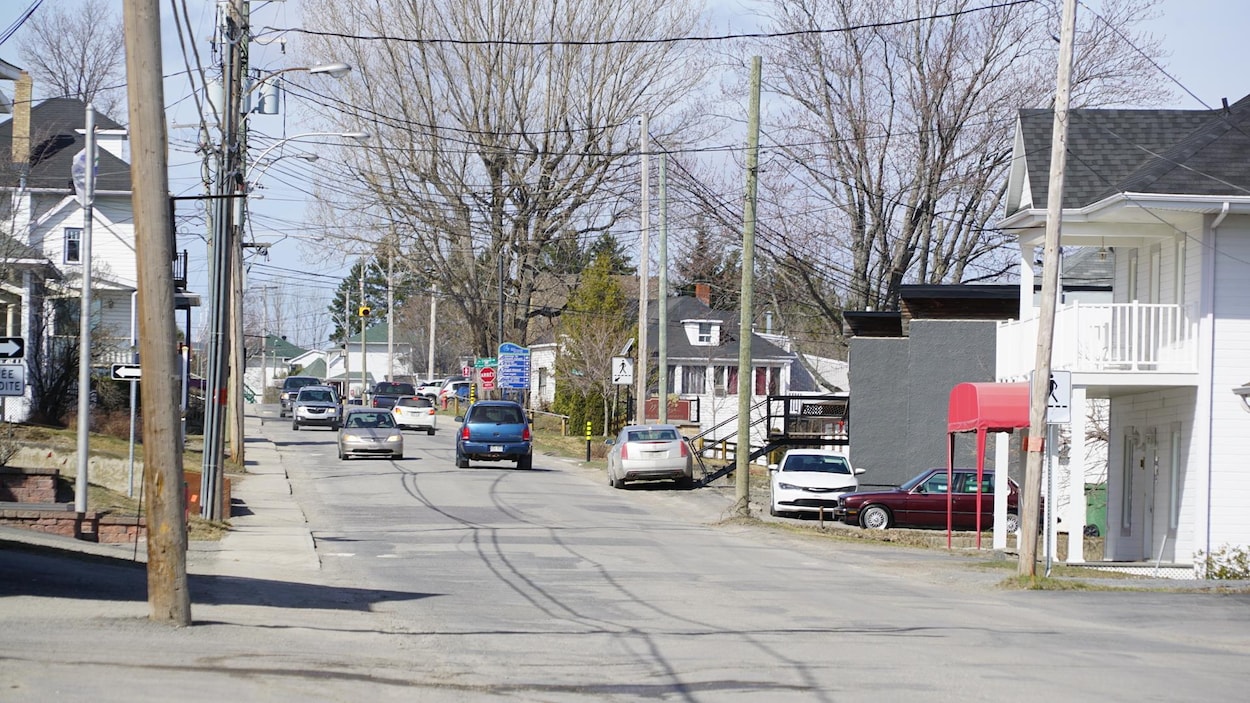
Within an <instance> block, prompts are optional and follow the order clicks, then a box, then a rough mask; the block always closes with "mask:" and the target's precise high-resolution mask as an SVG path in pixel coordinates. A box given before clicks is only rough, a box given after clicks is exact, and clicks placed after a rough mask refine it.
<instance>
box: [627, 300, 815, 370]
mask: <svg viewBox="0 0 1250 703" xmlns="http://www.w3.org/2000/svg"><path fill="white" fill-rule="evenodd" d="M655 303H656V301H651V304H650V305H648V306H647V317H648V319H650V320H651V323H650V324H649V325H648V326H647V346H648V347H649V348H650V350H651V351H652V352H653V353H654V352H655V351H656V350H658V349H659V338H660V335H659V331H660V325H659V306H658V305H656V304H655ZM682 320H714V321H719V322H720V324H721V328H720V342H721V343H720V345H718V346H715V347H712V346H706V345H695V344H691V343H690V339H689V338H688V337H687V336H686V330H685V328H684V327H683V326H682V324H681V323H682ZM737 334H738V320H737V313H734V312H729V311H725V310H713V309H711V308H709V307H708V306H707V305H705V304H704V303H703V302H702V301H700V300H699V299H698V298H693V297H688V296H677V297H673V298H669V299H668V358H669V360H670V361H675V360H681V359H702V360H712V361H716V360H727V361H734V362H735V363H736V362H737V359H738V349H739V339H738V337H737ZM793 357H794V354H792V353H790V352H787V351H785V350H784V349H781V348H780V347H778V346H777V345H775V344H773V343H772V342H769V341H768V340H766V339H764V338H763V337H760V336H759V335H758V334H755V333H752V334H751V358H752V359H756V360H765V359H770V360H778V359H791V358H793Z"/></svg>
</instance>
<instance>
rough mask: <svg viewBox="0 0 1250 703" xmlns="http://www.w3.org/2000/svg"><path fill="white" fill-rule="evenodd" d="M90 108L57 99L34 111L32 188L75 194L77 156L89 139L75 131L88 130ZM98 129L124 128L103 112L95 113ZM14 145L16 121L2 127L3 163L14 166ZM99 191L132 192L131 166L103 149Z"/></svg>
mask: <svg viewBox="0 0 1250 703" xmlns="http://www.w3.org/2000/svg"><path fill="white" fill-rule="evenodd" d="M86 122H87V104H86V103H84V102H83V101H81V100H78V99H76V98H53V99H51V100H45V101H43V102H41V103H39V104H38V105H35V106H34V107H32V108H31V110H30V125H31V127H30V131H31V135H30V136H31V140H30V175H29V176H28V178H27V181H26V183H27V185H28V186H29V187H31V188H52V189H58V190H65V191H68V192H73V190H74V182H73V178H72V177H71V176H70V168H71V167H72V165H73V160H74V155H75V154H77V153H78V152H79V151H81V150H82V149H83V148H84V147H85V145H86V141H85V136H84V135H82V134H79V133H78V132H77V131H75V130H80V129H84V128H85V125H86ZM95 124H96V129H100V130H107V129H121V128H122V126H121V125H119V124H118V123H116V122H114V121H113V120H111V119H109V118H108V117H106V116H105V115H103V114H102V113H100V112H99V111H96V113H95ZM12 144H13V120H12V119H10V120H8V121H6V122H4V123H0V159H3V163H6V164H7V163H10V162H11V161H12V157H11V156H10V153H11V152H10V149H11V147H12ZM99 156H100V159H99V165H98V166H97V171H96V190H114V191H128V190H130V164H127V163H126V162H125V161H122V160H121V159H119V158H117V157H116V156H114V155H113V154H111V153H109V152H108V151H107V150H106V149H99Z"/></svg>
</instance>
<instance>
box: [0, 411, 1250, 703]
mask: <svg viewBox="0 0 1250 703" xmlns="http://www.w3.org/2000/svg"><path fill="white" fill-rule="evenodd" d="M274 418H275V419H274V420H273V421H271V422H268V423H266V424H265V425H264V427H263V433H264V434H265V435H266V436H267V437H268V438H269V439H270V440H272V442H273V443H274V445H275V446H276V448H277V450H278V451H277V454H275V456H277V457H279V458H280V461H281V462H282V464H283V465H284V466H285V468H286V472H287V474H288V475H289V476H290V481H291V486H292V491H293V498H294V500H295V501H296V502H297V503H298V505H299V507H300V508H302V510H303V514H304V515H305V516H306V518H307V520H308V528H309V530H310V531H311V534H312V537H313V542H314V544H315V549H316V557H317V559H318V560H319V561H320V568H319V569H315V570H311V571H308V570H300V571H298V573H295V572H292V575H290V576H281V575H280V574H278V573H277V572H278V571H279V570H277V569H274V570H268V571H263V573H264V575H265V577H264V578H260V577H243V576H239V577H234V576H218V577H212V578H198V579H195V580H193V582H192V593H193V597H194V598H195V601H194V602H195V605H194V606H193V608H194V615H195V618H196V624H195V625H194V626H193V627H190V628H185V629H181V630H177V629H170V628H168V627H165V626H163V625H159V624H154V623H150V622H148V621H147V620H146V619H145V616H146V607H145V603H144V602H143V600H142V599H143V590H142V589H143V578H144V576H143V572H142V570H141V569H139V568H135V567H134V566H131V565H117V564H113V563H105V562H95V561H92V562H82V561H81V560H66V559H65V558H58V557H55V556H49V555H47V554H44V553H38V552H31V553H26V552H16V553H13V552H8V553H4V554H3V555H2V557H3V558H2V559H0V566H2V567H3V568H4V569H5V570H9V571H10V574H8V575H6V574H4V573H3V572H0V701H8V700H49V699H51V697H52V696H54V695H55V696H57V697H59V698H62V699H67V700H91V701H111V700H117V701H123V700H125V701H134V700H144V701H146V700H174V699H178V700H221V699H223V698H229V697H233V698H236V699H239V700H249V701H250V700H295V699H304V700H333V701H362V700H369V701H391V700H394V701H412V700H421V701H463V700H475V701H476V700H482V701H487V700H525V701H584V700H622V701H624V700H674V701H739V700H740V701H848V700H864V699H870V700H874V701H915V700H921V699H923V700H926V701H955V700H960V701H967V700H971V701H979V700H987V701H988V700H996V701H1001V700H1008V699H1011V700H1023V701H1042V700H1045V701H1057V700H1062V701H1121V700H1123V701H1152V700H1167V701H1176V700H1210V699H1215V700H1241V696H1242V695H1245V694H1244V691H1245V689H1246V685H1247V684H1248V683H1250V673H1247V671H1248V669H1250V668H1248V667H1247V666H1246V665H1245V661H1246V656H1247V654H1250V607H1247V606H1250V596H1247V595H1223V594H1218V593H1193V592H1185V593H1170V592H1158V591H1150V592H1125V591H1108V592H1033V591H1027V592H1025V591H1006V590H1001V589H999V588H996V587H995V583H996V582H997V581H998V580H1000V579H1001V578H1003V577H1004V576H1006V575H1007V574H1008V573H1010V572H1009V571H1002V572H996V571H986V570H983V569H972V568H969V567H968V565H967V564H966V560H964V559H959V558H953V557H951V556H950V555H947V554H945V553H942V552H932V551H929V552H926V551H917V550H910V549H901V548H895V547H891V546H888V545H875V544H847V543H844V542H838V541H830V540H822V539H812V538H808V537H805V536H803V535H796V534H791V533H787V532H784V531H777V530H772V529H767V528H761V527H759V526H757V525H749V524H740V523H737V522H734V521H725V520H724V518H725V510H726V508H727V507H728V504H729V496H726V495H725V494H723V493H718V492H716V491H714V490H707V489H701V490H696V491H676V490H670V489H668V488H659V487H645V486H644V487H639V488H636V489H634V488H632V487H631V489H627V490H623V491H620V490H614V489H612V488H610V487H609V486H608V485H607V483H606V479H605V478H604V476H603V473H602V472H601V471H597V470H591V469H587V468H584V467H580V466H577V465H576V464H574V463H571V462H566V461H563V460H558V459H553V458H550V457H536V458H535V461H534V468H533V469H532V470H530V471H518V470H516V469H515V468H514V467H513V466H512V465H511V464H490V463H481V464H474V465H473V466H472V467H471V468H469V469H457V468H455V466H454V463H453V459H452V454H453V450H452V446H453V439H452V434H451V432H452V429H453V428H451V427H449V426H447V425H444V426H442V427H441V428H440V430H439V432H438V434H437V435H436V436H434V437H427V436H426V435H424V434H417V433H408V434H407V435H406V437H405V443H406V447H405V453H406V458H405V459H403V460H401V461H390V460H350V461H346V462H342V461H339V460H338V459H337V458H336V455H335V451H334V445H333V441H332V440H333V433H332V432H330V431H328V430H324V431H323V430H317V429H305V430H301V431H299V432H294V431H292V430H291V429H290V424H289V423H288V422H279V421H277V420H276V413H274ZM440 419H441V418H440ZM67 561H69V562H70V563H71V564H72V566H70V567H67V566H66V563H65V562H67ZM16 573H21V574H23V575H24V576H25V575H29V574H32V573H34V574H38V575H40V576H42V578H41V579H38V580H37V582H38V583H39V584H40V589H42V592H38V593H36V592H32V591H33V589H23V588H22V587H21V586H20V585H18V586H15V585H14V582H12V581H10V582H9V583H8V585H7V586H6V585H5V582H6V581H8V580H9V579H12V578H14V577H13V576H12V574H16ZM6 681H8V682H10V683H6Z"/></svg>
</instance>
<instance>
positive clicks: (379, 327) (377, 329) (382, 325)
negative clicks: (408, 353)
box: [347, 321, 398, 345]
mask: <svg viewBox="0 0 1250 703" xmlns="http://www.w3.org/2000/svg"><path fill="white" fill-rule="evenodd" d="M387 329H388V327H387V326H386V322H385V321H380V322H377V323H375V324H374V325H372V326H370V327H366V328H365V332H364V334H365V344H386V331H387ZM347 343H348V344H349V345H350V344H353V343H354V344H360V333H359V332H357V333H356V334H353V335H352V336H350V337H348V338H347ZM396 344H398V342H396Z"/></svg>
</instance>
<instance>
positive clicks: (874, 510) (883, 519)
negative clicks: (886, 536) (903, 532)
mask: <svg viewBox="0 0 1250 703" xmlns="http://www.w3.org/2000/svg"><path fill="white" fill-rule="evenodd" d="M859 526H860V527H863V528H864V529H868V530H884V529H885V528H887V527H889V526H890V511H889V510H886V509H885V508H883V507H881V506H880V505H870V506H868V507H867V508H864V511H863V512H861V513H860V514H859Z"/></svg>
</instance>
